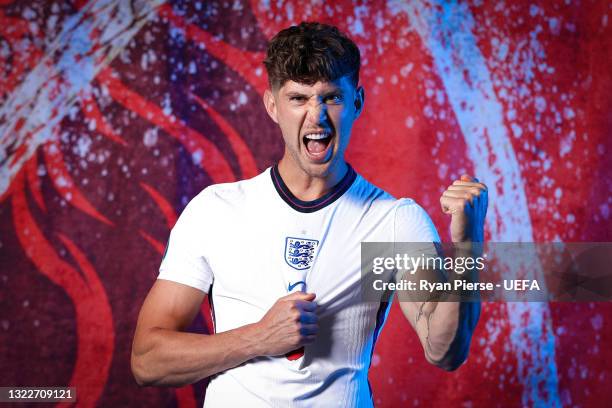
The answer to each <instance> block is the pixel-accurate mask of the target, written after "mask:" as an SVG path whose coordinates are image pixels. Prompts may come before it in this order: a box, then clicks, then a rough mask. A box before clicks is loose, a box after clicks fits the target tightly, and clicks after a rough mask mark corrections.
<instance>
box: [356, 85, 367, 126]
mask: <svg viewBox="0 0 612 408" xmlns="http://www.w3.org/2000/svg"><path fill="white" fill-rule="evenodd" d="M364 102H365V92H364V90H363V86H359V87H357V89H355V101H354V103H355V118H358V117H359V115H361V111H362V110H363V103H364Z"/></svg>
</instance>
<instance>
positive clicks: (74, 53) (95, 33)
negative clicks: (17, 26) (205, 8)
mask: <svg viewBox="0 0 612 408" xmlns="http://www.w3.org/2000/svg"><path fill="white" fill-rule="evenodd" d="M162 3H163V1H162V0H150V1H149V0H136V1H129V2H128V1H122V0H98V1H95V0H94V1H91V2H89V3H88V4H87V5H85V6H84V7H83V8H82V9H81V10H79V11H78V12H77V13H76V14H74V15H72V16H70V17H68V18H67V19H66V21H65V22H64V24H63V27H62V30H61V31H60V32H59V34H58V35H57V36H56V37H54V38H51V39H50V40H49V43H48V45H47V47H46V49H45V55H44V56H43V57H42V58H41V60H40V61H39V62H38V64H37V65H36V67H34V69H32V70H31V71H30V72H29V73H28V74H27V75H26V76H25V78H24V80H23V81H22V82H21V84H20V85H19V86H18V87H16V88H15V89H14V90H13V91H12V92H11V94H10V95H9V96H8V97H7V99H6V102H5V103H4V104H3V105H2V106H1V107H0V194H2V193H4V192H5V191H6V190H7V189H8V187H9V185H10V183H11V181H12V179H13V178H14V177H15V175H16V174H17V173H18V172H19V170H20V169H21V167H22V166H23V164H24V163H25V161H26V160H27V159H29V158H30V157H31V156H32V154H34V152H35V151H36V149H37V148H38V147H39V146H40V145H42V144H43V143H45V142H46V141H48V140H51V139H52V138H54V137H56V135H57V132H56V130H57V126H58V125H59V123H60V122H61V120H62V118H63V117H64V116H66V115H67V114H69V112H70V108H71V107H72V106H73V104H74V103H75V101H76V99H77V95H78V94H79V92H81V91H84V90H87V88H88V87H89V83H90V82H91V81H92V80H93V79H94V78H95V76H96V74H97V73H98V72H99V71H100V70H101V69H103V68H104V67H105V66H107V65H108V64H109V63H110V62H111V61H112V60H113V58H114V57H115V56H116V55H117V54H118V53H119V52H120V51H121V50H122V49H124V48H125V47H126V46H127V44H128V43H129V42H130V40H131V39H132V37H133V36H134V35H135V34H136V33H137V32H138V31H139V30H140V28H141V27H142V26H143V25H144V24H145V23H146V22H147V21H148V20H149V19H150V18H151V17H153V16H155V15H156V14H155V13H154V11H155V9H156V8H157V7H158V6H159V5H160V4H162ZM19 122H22V124H21V128H20V129H19V130H18V131H15V128H16V125H18V124H19ZM22 146H25V148H26V151H25V154H23V155H22V156H21V157H20V158H19V159H17V160H15V162H13V160H14V159H15V154H16V147H20V148H21V147H22Z"/></svg>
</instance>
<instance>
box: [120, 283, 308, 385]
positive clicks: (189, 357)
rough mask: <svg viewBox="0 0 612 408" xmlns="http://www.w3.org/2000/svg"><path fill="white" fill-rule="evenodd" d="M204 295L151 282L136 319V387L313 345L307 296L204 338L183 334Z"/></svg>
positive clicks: (190, 378)
mask: <svg viewBox="0 0 612 408" xmlns="http://www.w3.org/2000/svg"><path fill="white" fill-rule="evenodd" d="M204 296H205V294H204V292H201V291H199V290H197V289H194V288H192V287H189V286H186V285H182V284H180V283H175V282H171V281H167V280H157V281H156V282H155V284H154V285H153V287H152V288H151V291H150V292H149V294H148V295H147V298H146V299H145V302H144V304H143V306H142V309H141V311H140V315H139V317H138V324H137V326H136V333H135V335H134V342H133V344H132V358H131V364H132V373H133V374H134V377H135V379H136V382H137V383H138V384H139V385H164V386H182V385H186V384H191V383H194V382H196V381H199V380H201V379H202V378H205V377H208V376H210V375H213V374H216V373H218V372H221V371H224V370H227V369H229V368H232V367H235V366H237V365H239V364H241V363H243V362H245V361H248V360H250V359H252V358H254V357H257V356H263V355H280V354H284V353H286V352H288V351H291V350H293V349H295V348H298V347H300V346H302V345H303V344H307V343H310V342H312V341H314V337H315V335H316V331H317V324H316V323H317V321H316V320H317V318H316V314H315V313H314V310H315V308H316V306H315V305H314V303H313V302H312V300H313V299H314V295H313V294H305V293H301V292H298V293H293V294H291V295H289V296H285V297H283V298H280V299H279V300H278V301H277V302H276V303H275V304H274V306H272V308H271V309H270V310H269V311H268V312H267V313H266V315H265V316H264V317H263V318H262V319H261V320H260V321H259V322H257V323H253V324H248V325H245V326H242V327H239V328H237V329H234V330H229V331H227V332H223V333H219V334H212V335H204V334H196V333H185V332H183V330H185V328H186V327H187V326H189V324H190V323H191V322H192V320H193V318H194V317H195V315H196V314H197V312H198V310H199V308H200V305H201V303H202V301H203V300H204Z"/></svg>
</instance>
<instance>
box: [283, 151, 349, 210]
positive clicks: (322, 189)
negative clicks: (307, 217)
mask: <svg viewBox="0 0 612 408" xmlns="http://www.w3.org/2000/svg"><path fill="white" fill-rule="evenodd" d="M347 170H348V165H347V164H346V162H345V161H344V160H342V161H338V162H336V163H334V165H332V167H330V169H329V171H328V172H327V173H326V174H324V175H321V176H315V175H311V174H308V173H306V172H305V171H304V170H302V169H301V168H300V167H299V166H297V165H295V164H293V163H290V159H288V158H287V157H286V156H285V157H283V158H282V159H281V161H280V162H279V163H278V172H279V174H280V176H281V177H282V179H283V181H284V182H285V184H286V185H287V187H288V188H289V190H290V191H291V193H293V195H294V196H295V197H297V198H298V199H300V200H302V201H313V200H316V199H318V198H321V197H323V196H324V195H325V194H326V193H327V192H329V191H330V190H331V189H332V187H334V186H335V185H336V184H338V183H339V182H340V180H342V177H344V175H345V174H346V172H347Z"/></svg>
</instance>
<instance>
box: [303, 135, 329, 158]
mask: <svg viewBox="0 0 612 408" xmlns="http://www.w3.org/2000/svg"><path fill="white" fill-rule="evenodd" d="M332 138H333V135H332V133H331V132H320V133H308V134H307V135H305V136H304V137H303V138H302V141H303V142H304V146H306V151H307V152H308V155H309V156H311V157H312V158H313V159H322V158H325V157H326V156H327V152H328V150H329V147H330V146H331V140H332Z"/></svg>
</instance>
